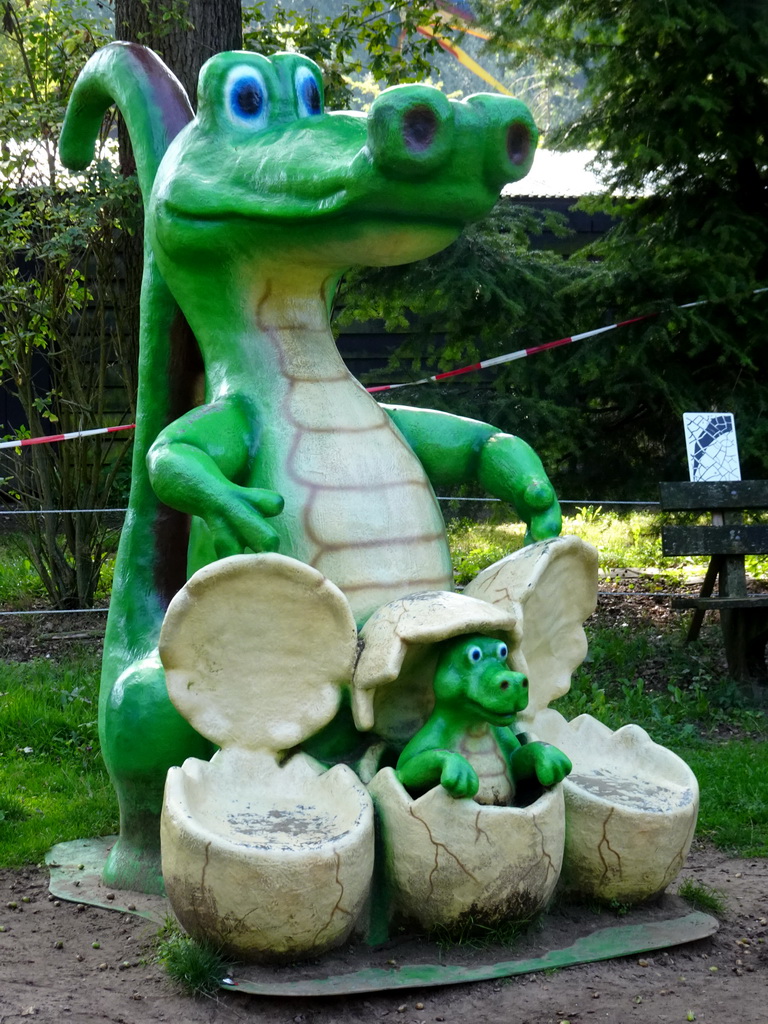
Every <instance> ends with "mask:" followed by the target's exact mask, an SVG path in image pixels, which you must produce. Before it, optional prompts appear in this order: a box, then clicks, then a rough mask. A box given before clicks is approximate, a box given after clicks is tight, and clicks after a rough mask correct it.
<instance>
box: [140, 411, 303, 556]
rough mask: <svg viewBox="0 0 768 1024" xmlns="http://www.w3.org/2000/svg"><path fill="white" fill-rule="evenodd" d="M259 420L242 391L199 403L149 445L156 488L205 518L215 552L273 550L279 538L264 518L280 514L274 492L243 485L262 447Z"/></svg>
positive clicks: (168, 502) (169, 499) (172, 502)
mask: <svg viewBox="0 0 768 1024" xmlns="http://www.w3.org/2000/svg"><path fill="white" fill-rule="evenodd" d="M258 439H259V428H258V419H257V417H256V415H255V413H254V411H253V410H252V409H251V407H250V404H249V403H248V402H246V401H245V400H244V399H243V398H242V396H239V395H230V396H228V397H227V398H225V399H223V400H222V401H220V402H216V403H212V404H210V405H204V406H200V407H199V408H197V409H193V410H192V411H191V412H189V413H187V414H186V415H185V416H182V417H181V418H180V419H178V420H175V421H174V422H173V423H171V424H170V425H169V426H168V427H166V429H165V430H164V431H162V433H161V434H160V435H159V436H158V438H157V440H156V441H155V442H154V444H153V445H152V447H151V448H150V450H149V455H148V457H147V465H148V468H149V476H150V481H151V483H152V487H153V489H154V491H155V493H156V494H157V496H158V497H159V498H160V500H161V501H163V502H165V504H166V505H170V507H171V508H176V509H179V511H181V512H187V513H189V514H190V515H196V516H200V517H201V518H202V519H203V520H205V522H206V524H207V526H208V529H209V530H210V532H211V538H212V540H213V544H214V548H215V551H216V556H217V557H218V558H225V557H226V556H227V555H234V554H240V553H241V552H242V551H243V550H245V548H249V549H250V550H251V551H257V552H258V551H275V550H276V549H277V546H278V537H277V534H276V533H275V531H274V530H273V529H272V527H271V526H270V525H269V524H268V523H267V522H266V519H267V518H268V517H269V516H274V515H277V514H278V513H280V512H281V511H282V509H283V499H282V498H281V497H280V495H279V494H276V493H275V492H274V491H269V490H264V489H262V488H260V487H244V486H241V485H240V484H238V483H236V482H235V481H237V480H238V479H243V478H244V476H245V474H246V472H247V470H248V469H249V467H250V466H251V464H252V462H253V459H254V458H255V456H256V452H257V449H258Z"/></svg>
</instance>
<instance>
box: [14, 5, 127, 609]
mask: <svg viewBox="0 0 768 1024" xmlns="http://www.w3.org/2000/svg"><path fill="white" fill-rule="evenodd" d="M3 27H4V31H5V34H6V35H5V39H4V44H5V51H6V53H7V54H8V59H7V60H6V61H4V62H3V63H2V66H1V67H0V96H1V97H2V100H3V102H2V104H0V109H1V110H2V114H0V129H1V130H2V133H3V137H4V138H9V139H10V140H11V141H10V142H9V144H8V146H7V147H6V148H5V149H4V151H3V154H2V158H1V159H0V309H2V310H3V313H2V314H0V386H1V387H4V388H6V389H7V390H8V391H9V392H10V393H11V394H12V395H14V396H15V397H16V398H17V399H18V401H19V403H20V405H21V407H22V410H23V414H24V418H25V423H24V425H23V426H22V427H20V428H17V429H16V430H15V431H13V432H11V433H10V437H11V438H15V437H25V436H33V437H34V436H40V435H42V434H45V433H51V432H59V431H61V432H65V431H74V430H80V429H87V428H89V427H94V426H99V427H101V426H105V425H106V424H107V423H108V422H109V421H110V419H114V415H113V414H112V412H111V409H110V394H111V393H114V392H113V391H112V388H113V386H114V385H119V384H120V383H121V382H122V383H123V384H124V385H125V386H126V387H127V391H128V396H129V402H131V400H132V396H133V394H134V392H135V369H134V368H135V365H136V353H135V338H134V335H133V333H132V331H131V330H130V329H129V328H128V327H127V325H126V323H125V320H124V318H123V317H122V316H121V315H119V314H118V315H117V316H116V315H115V313H116V311H118V310H121V309H122V308H124V306H125V304H126V303H130V300H131V296H130V295H127V294H126V293H125V290H124V289H122V288H121V286H120V281H119V276H118V274H117V273H116V271H115V266H116V263H117V262H118V261H119V259H120V255H121V252H122V249H121V245H122V242H123V241H124V240H125V239H126V238H127V237H128V236H130V235H131V234H132V233H133V232H134V231H135V229H136V226H137V218H138V205H137V201H136V200H137V196H136V185H135V182H133V181H125V180H123V179H121V178H119V177H118V176H117V175H116V173H115V172H114V170H113V169H112V166H111V164H110V162H109V161H108V160H107V159H106V158H102V159H100V160H99V161H98V162H97V163H96V165H95V166H94V168H93V169H92V170H91V172H89V174H88V176H87V177H85V178H84V179H82V180H81V181H79V183H78V186H77V188H74V187H73V186H71V185H70V186H67V187H65V185H66V182H65V181H64V180H63V179H62V172H61V170H60V168H59V167H58V166H57V164H56V152H57V144H58V132H59V127H60V120H61V118H62V116H63V112H64V109H65V106H66V102H67V99H68V94H69V90H70V88H71V86H72V83H73V82H74V79H75V77H76V75H77V72H78V71H79V68H80V66H81V65H82V63H83V62H84V61H85V60H86V58H87V57H88V56H89V55H90V53H91V52H93V50H94V49H95V48H96V47H97V46H98V45H99V44H100V43H102V42H104V41H106V37H105V35H104V34H103V33H104V31H105V30H106V27H107V26H106V24H105V23H104V21H103V20H100V19H99V18H97V17H96V16H94V15H93V13H92V12H91V10H90V7H89V6H88V5H87V4H85V3H80V2H78V0H71V2H66V0H62V2H60V3H58V4H54V5H45V6H43V5H41V4H30V5H24V6H22V5H17V4H13V3H10V2H9V3H6V4H5V6H4V21H3ZM108 127H109V125H107V126H106V128H107V129H108ZM105 155H106V153H105V151H102V156H103V157H105ZM54 424H55V427H54V426H53V425H54ZM0 430H2V432H3V433H4V434H5V435H6V437H8V436H9V426H8V425H5V426H4V427H3V426H2V425H0ZM105 440H106V443H101V442H100V441H95V440H94V439H87V440H83V441H69V442H67V443H66V444H64V445H61V446H54V445H40V446H33V447H32V448H29V449H24V450H21V449H10V450H5V451H4V452H3V454H2V457H1V458H0V474H1V475H2V476H3V477H4V478H5V479H6V482H9V483H10V486H8V493H9V494H10V496H11V497H15V498H16V499H17V500H18V501H19V502H20V503H21V505H22V507H27V508H31V509H40V508H43V509H59V508H63V509H73V508H83V509H95V510H97V511H96V512H94V514H92V515H78V516H72V515H67V514H62V515H57V514H49V515H45V516H41V517H30V518H29V519H28V520H26V522H27V523H28V524H29V525H28V528H26V529H25V531H24V532H25V544H26V552H27V557H28V558H29V560H30V561H31V562H32V564H33V565H34V566H35V569H36V570H37V573H38V575H39V577H40V580H41V581H42V584H43V586H44V588H45V590H46V593H47V594H48V596H49V598H50V600H51V601H52V602H53V603H54V605H55V606H56V607H82V606H89V605H91V604H92V603H93V600H94V596H95V593H96V589H97V587H98V583H99V576H100V571H101V567H102V564H103V562H104V559H105V557H106V549H107V539H106V532H107V531H106V528H105V524H104V519H103V516H100V515H99V514H98V510H99V509H101V508H104V507H108V506H109V505H110V504H111V502H112V500H113V497H112V494H111V491H112V487H113V484H114V483H115V481H116V480H117V479H118V478H119V477H120V474H121V472H122V464H123V462H124V461H127V459H126V456H127V455H128V453H129V450H130V441H129V440H128V439H126V435H108V436H107V438H106V439H105Z"/></svg>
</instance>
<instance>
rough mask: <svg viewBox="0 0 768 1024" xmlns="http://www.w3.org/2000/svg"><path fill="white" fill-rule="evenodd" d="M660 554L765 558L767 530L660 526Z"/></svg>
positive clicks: (767, 542)
mask: <svg viewBox="0 0 768 1024" xmlns="http://www.w3.org/2000/svg"><path fill="white" fill-rule="evenodd" d="M661 551H662V554H663V555H665V556H666V557H670V556H674V555H764V554H768V526H744V525H742V524H740V523H736V524H734V525H732V526H663V527H662V529H661Z"/></svg>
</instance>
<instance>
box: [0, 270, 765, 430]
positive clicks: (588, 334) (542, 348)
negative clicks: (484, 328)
mask: <svg viewBox="0 0 768 1024" xmlns="http://www.w3.org/2000/svg"><path fill="white" fill-rule="evenodd" d="M761 292H768V288H755V290H754V291H753V292H751V294H752V295H759V294H760V293H761ZM709 302H710V300H709V299H699V300H698V301H697V302H686V303H684V304H683V305H680V306H676V307H675V308H676V309H693V308H694V306H706V305H708V304H709ZM654 316H658V313H646V314H645V315H644V316H635V317H632V318H631V319H630V320H620V321H619V322H618V323H615V324H609V325H608V326H607V327H598V328H597V329H596V330H594V331H584V332H583V333H582V334H572V335H570V337H568V338H558V339H557V341H547V342H545V343H544V344H543V345H533V346H532V347H531V348H520V349H518V350H517V352H507V353H506V354H505V355H503V356H494V357H493V358H492V359H482V360H481V361H480V362H479V363H471V364H470V365H469V366H462V367H460V369H458V370H446V372H445V373H435V374H433V375H432V376H431V377H422V378H421V379H420V380H409V381H405V382H404V383H403V384H379V385H377V386H376V387H373V388H366V389H365V390H366V391H368V392H369V394H376V393H379V392H382V391H395V390H397V389H398V388H412V387H415V386H416V385H417V384H432V383H433V382H434V381H438V380H447V379H448V378H449V377H459V376H461V374H463V373H474V372H475V371H476V370H487V369H488V367H490V366H501V364H502V363H512V362H514V361H515V360H516V359H525V358H526V356H533V355H536V354H537V353H538V352H546V351H547V350H548V349H551V348H559V347H560V346H561V345H570V344H571V343H572V342H574V341H583V340H584V339H585V338H594V337H596V336H597V335H598V334H605V333H606V332H607V331H615V330H616V328H617V327H627V326H628V325H629V324H637V323H640V322H641V321H642V320H650V319H651V318H652V317H654ZM135 426H136V424H135V423H125V424H123V425H121V426H119V427H96V428H95V429H93V430H72V431H70V432H69V433H67V434H48V435H46V436H44V437H24V438H20V439H19V440H17V441H0V448H24V447H26V446H28V445H31V444H49V443H51V442H52V441H69V440H71V439H72V438H75V437H91V436H92V435H93V434H113V433H115V432H116V431H118V430H133V429H134V428H135Z"/></svg>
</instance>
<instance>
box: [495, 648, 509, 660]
mask: <svg viewBox="0 0 768 1024" xmlns="http://www.w3.org/2000/svg"><path fill="white" fill-rule="evenodd" d="M508 654H509V649H508V648H507V645H506V644H499V646H498V648H497V649H496V656H497V657H498V658H499V659H500V660H501V661H506V658H507V655H508Z"/></svg>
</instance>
